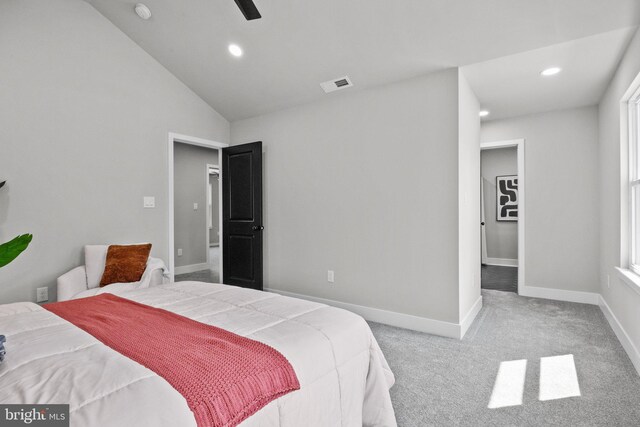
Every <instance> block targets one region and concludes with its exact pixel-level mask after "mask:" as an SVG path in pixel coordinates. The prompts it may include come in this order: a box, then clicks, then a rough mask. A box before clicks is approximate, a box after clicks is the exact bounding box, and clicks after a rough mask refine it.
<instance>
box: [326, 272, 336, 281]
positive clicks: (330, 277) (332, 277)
mask: <svg viewBox="0 0 640 427" xmlns="http://www.w3.org/2000/svg"><path fill="white" fill-rule="evenodd" d="M327 282H329V283H334V282H335V274H334V273H333V270H329V271H327Z"/></svg>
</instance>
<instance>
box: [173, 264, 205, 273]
mask: <svg viewBox="0 0 640 427" xmlns="http://www.w3.org/2000/svg"><path fill="white" fill-rule="evenodd" d="M209 268H210V266H209V264H207V263H206V262H203V263H200V264H191V265H183V266H181V267H176V271H175V272H174V273H173V274H187V273H194V272H196V271H202V270H208V269H209Z"/></svg>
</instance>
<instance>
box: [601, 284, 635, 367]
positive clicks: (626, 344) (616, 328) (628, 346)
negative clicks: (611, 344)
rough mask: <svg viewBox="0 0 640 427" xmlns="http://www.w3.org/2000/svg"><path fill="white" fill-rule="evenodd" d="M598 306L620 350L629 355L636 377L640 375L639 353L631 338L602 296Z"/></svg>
mask: <svg viewBox="0 0 640 427" xmlns="http://www.w3.org/2000/svg"><path fill="white" fill-rule="evenodd" d="M599 305H600V310H602V313H604V317H606V318H607V320H608V321H609V324H610V325H611V329H613V332H614V333H615V334H616V336H617V337H618V341H620V344H622V348H624V350H625V351H626V352H627V354H628V355H629V359H631V363H633V366H634V367H635V368H636V371H637V372H638V375H640V352H639V351H638V349H637V347H636V346H635V345H634V344H633V341H631V338H629V335H628V334H627V332H626V331H625V330H624V328H623V327H622V324H621V323H620V322H619V321H618V319H617V318H616V316H615V315H614V314H613V311H611V308H609V305H608V304H607V302H606V301H605V300H604V298H602V296H600V301H599Z"/></svg>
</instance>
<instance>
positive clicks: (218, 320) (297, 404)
mask: <svg viewBox="0 0 640 427" xmlns="http://www.w3.org/2000/svg"><path fill="white" fill-rule="evenodd" d="M114 293H117V294H118V295H120V296H122V297H124V298H128V299H131V300H134V301H138V302H140V303H143V304H147V305H151V306H154V307H162V308H164V309H166V310H169V311H173V312H175V313H178V314H181V315H183V316H187V317H190V318H192V319H195V320H197V321H200V322H203V323H208V324H211V325H215V326H218V327H221V328H224V329H227V330H229V331H232V332H234V333H236V334H239V335H242V336H246V337H249V338H251V339H255V340H258V341H261V342H263V343H265V344H268V345H270V346H272V347H274V348H275V349H277V350H278V351H280V352H281V353H282V354H283V355H284V356H285V357H286V358H287V359H288V360H289V362H290V363H291V365H292V366H293V368H294V369H295V371H296V374H297V375H298V379H299V381H300V385H301V388H300V390H298V391H295V392H292V393H289V394H287V395H285V396H283V397H281V398H279V399H277V400H275V401H273V402H271V403H270V404H269V405H267V406H265V407H264V408H262V409H261V410H260V411H258V412H257V413H256V414H254V415H253V416H252V417H250V418H249V419H247V420H245V421H244V422H243V423H242V424H241V425H242V426H244V427H249V426H252V427H253V426H260V427H267V426H269V427H270V426H291V427H300V426H328V427H331V426H361V425H366V426H395V425H396V421H395V416H394V413H393V407H392V406H391V399H390V397H389V388H390V387H391V386H392V385H393V382H394V377H393V374H392V373H391V371H390V369H389V366H388V365H387V362H386V360H385V358H384V356H383V354H382V352H381V351H380V348H379V347H378V344H377V342H376V340H375V338H374V337H373V335H372V333H371V330H370V329H369V327H368V325H367V323H366V322H365V321H364V320H363V319H362V318H361V317H359V316H357V315H355V314H352V313H350V312H348V311H345V310H341V309H337V308H333V307H329V306H326V305H322V304H317V303H313V302H308V301H303V300H299V299H294V298H288V297H284V296H280V295H276V294H273V293H266V292H259V291H253V290H248V289H242V288H237V287H233V286H226V285H219V284H210V283H206V284H205V283H198V282H181V283H175V284H168V285H162V286H157V287H152V288H147V289H139V290H128V291H122V290H120V291H114ZM0 334H4V335H6V336H7V344H6V348H7V358H6V360H5V361H4V363H2V364H0V403H69V404H70V410H71V417H70V418H71V425H72V426H88V427H93V426H100V427H102V426H114V427H116V426H117V427H121V426H136V427H145V426H153V427H158V426H171V427H176V426H194V425H195V421H194V418H193V416H192V414H191V411H190V410H189V407H188V406H187V404H186V401H185V400H184V398H183V397H182V395H180V394H179V393H178V392H177V391H176V390H174V389H173V388H172V387H171V386H170V385H169V383H167V382H166V381H165V380H164V379H162V378H161V377H159V376H158V375H156V374H155V373H154V372H152V371H150V370H148V369H147V368H145V367H143V366H142V365H139V364H138V363H136V362H134V361H132V360H130V359H129V358H127V357H125V356H123V355H121V354H120V353H118V352H116V351H114V350H112V349H110V348H109V347H107V346H105V345H103V344H102V343H100V342H99V341H97V340H96V339H95V338H94V337H93V336H91V335H89V334H87V333H86V332H84V331H82V330H81V329H79V328H77V327H75V326H74V325H72V324H71V323H68V322H67V321H65V320H63V319H61V318H59V317H57V316H55V315H54V314H52V313H50V312H48V311H47V310H45V309H43V308H42V307H40V306H38V305H36V304H33V303H16V304H7V305H0ZM158 339H162V337H158ZM175 345H180V344H179V343H176V344H175Z"/></svg>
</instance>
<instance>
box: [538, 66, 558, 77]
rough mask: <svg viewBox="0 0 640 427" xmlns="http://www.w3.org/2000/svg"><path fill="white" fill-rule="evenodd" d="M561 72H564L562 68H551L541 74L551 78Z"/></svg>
mask: <svg viewBox="0 0 640 427" xmlns="http://www.w3.org/2000/svg"><path fill="white" fill-rule="evenodd" d="M560 71H562V68H560V67H551V68H547V69H546V70H543V71H542V72H541V73H540V74H542V75H543V76H545V77H549V76H555V75H556V74H558V73H559V72H560Z"/></svg>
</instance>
